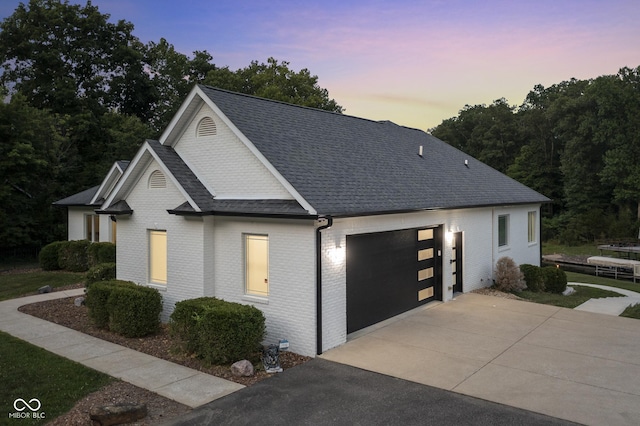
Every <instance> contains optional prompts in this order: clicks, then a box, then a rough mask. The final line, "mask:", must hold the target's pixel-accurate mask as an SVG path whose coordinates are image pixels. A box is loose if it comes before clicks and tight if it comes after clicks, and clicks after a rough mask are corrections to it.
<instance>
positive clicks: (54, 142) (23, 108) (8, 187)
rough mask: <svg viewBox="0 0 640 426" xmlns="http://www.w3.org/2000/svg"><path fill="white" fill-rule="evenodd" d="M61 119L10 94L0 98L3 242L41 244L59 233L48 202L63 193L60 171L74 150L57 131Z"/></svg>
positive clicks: (7, 244)
mask: <svg viewBox="0 0 640 426" xmlns="http://www.w3.org/2000/svg"><path fill="white" fill-rule="evenodd" d="M62 121H63V120H61V118H60V117H57V116H55V115H53V114H51V113H49V112H47V111H43V110H40V109H37V108H33V107H31V106H29V105H28V103H27V101H26V99H25V97H23V96H21V95H19V94H18V95H14V96H13V97H12V99H11V102H10V103H0V176H2V177H1V178H0V223H2V224H3V225H2V226H1V227H0V241H1V242H2V243H1V244H2V247H3V248H14V247H24V246H39V245H41V244H43V243H46V242H48V241H50V240H51V239H52V238H54V236H57V237H60V236H61V235H60V231H61V229H60V227H59V226H56V223H60V222H61V218H60V217H59V216H58V215H59V213H60V212H56V211H55V210H53V209H52V208H51V203H52V202H53V201H54V200H55V199H56V197H58V196H60V195H61V194H62V193H63V189H62V187H61V185H60V184H59V182H60V180H59V176H60V175H61V174H62V173H64V170H65V163H66V162H68V161H69V160H70V158H72V157H74V156H75V151H74V149H73V146H71V144H70V143H69V140H68V138H66V137H65V136H64V135H63V134H61V132H60V131H59V127H60V124H61V123H62Z"/></svg>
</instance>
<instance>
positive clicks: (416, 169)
mask: <svg viewBox="0 0 640 426" xmlns="http://www.w3.org/2000/svg"><path fill="white" fill-rule="evenodd" d="M200 89H201V91H202V93H203V94H205V95H206V96H207V97H208V98H209V99H210V100H211V102H213V103H214V104H215V105H216V107H217V108H218V109H219V110H220V111H221V113H222V114H224V116H225V117H226V118H227V119H228V120H230V121H231V122H232V123H233V125H234V126H235V127H236V128H237V129H238V131H239V132H240V133H241V134H242V135H243V136H244V137H245V138H246V139H248V140H249V141H250V142H251V143H252V144H253V146H255V148H256V149H257V150H258V151H259V152H260V153H261V155H263V156H264V158H265V159H266V161H268V163H269V164H271V165H272V166H273V167H274V168H275V169H276V170H277V171H278V172H279V173H280V174H281V175H282V177H283V178H284V179H285V180H286V181H287V182H289V183H290V184H291V185H292V186H293V187H294V188H295V190H296V191H297V192H298V193H299V194H300V195H301V196H302V197H303V198H304V199H305V200H306V201H308V202H309V203H310V204H311V205H312V206H313V207H314V209H315V210H316V211H317V212H318V214H331V215H363V214H376V213H393V212H403V211H414V210H425V209H444V208H464V207H479V206H492V205H509V204H524V203H542V202H547V201H549V199H548V198H547V197H544V196H543V195H541V194H539V193H537V192H536V191H534V190H532V189H530V188H528V187H526V186H525V185H522V184H521V183H519V182H517V181H515V180H513V179H511V178H509V177H508V176H506V175H504V174H502V173H500V172H498V171H497V170H495V169H493V168H491V167H489V166H487V165H486V164H484V163H482V162H480V161H478V160H476V159H474V158H472V157H470V156H468V155H466V154H465V153H463V152H462V151H459V150H457V149H456V148H454V147H452V146H451V145H448V144H446V143H445V142H443V141H441V140H439V139H437V138H435V137H433V136H431V135H429V134H427V133H425V132H423V131H421V130H417V129H410V128H406V127H403V126H398V125H396V124H393V123H391V122H388V121H386V122H377V121H371V120H366V119H362V118H357V117H352V116H348V115H343V114H338V113H332V112H327V111H322V110H316V109H312V108H306V107H300V106H296V105H290V104H286V103H282V102H277V101H272V100H267V99H262V98H257V97H253V96H248V95H243V94H238V93H232V92H228V91H225V90H220V89H215V88H212V87H208V86H200ZM420 147H422V156H420V155H419V153H420V149H421V148H420Z"/></svg>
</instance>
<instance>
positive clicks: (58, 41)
mask: <svg viewBox="0 0 640 426" xmlns="http://www.w3.org/2000/svg"><path fill="white" fill-rule="evenodd" d="M0 29H1V30H2V31H1V32H0V61H1V63H2V65H1V66H2V70H3V72H2V76H1V77H0V82H2V83H3V84H4V85H5V86H7V87H10V88H11V93H17V92H21V93H23V94H24V95H25V96H27V99H28V101H29V103H30V104H31V105H32V106H34V107H37V108H45V109H49V110H50V111H52V112H54V113H60V114H75V113H79V112H82V111H87V110H88V111H91V112H92V113H93V114H100V113H102V112H104V111H105V110H106V109H108V108H109V107H114V108H124V109H128V108H130V106H129V105H126V103H125V102H126V101H127V100H130V98H131V96H130V93H129V90H130V89H129V87H128V86H127V85H126V84H125V83H131V81H132V80H135V79H136V78H137V77H136V78H133V77H132V76H133V75H136V76H138V77H139V76H141V71H142V70H141V64H140V62H139V61H138V59H139V55H138V54H137V53H136V51H135V45H136V39H135V37H134V36H133V35H132V34H131V32H132V30H133V24H131V23H130V22H126V21H124V20H120V21H118V22H117V23H111V22H109V15H107V14H102V13H100V12H99V10H98V8H97V7H96V6H93V5H91V3H90V2H87V4H86V5H85V6H80V5H71V4H69V2H68V0H65V1H64V2H59V1H56V0H30V1H29V4H28V6H25V5H24V4H22V3H21V4H20V5H19V6H18V7H17V8H16V10H15V12H14V13H13V14H12V15H11V16H9V17H8V18H6V19H5V20H4V21H3V22H2V23H1V24H0Z"/></svg>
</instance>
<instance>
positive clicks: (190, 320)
mask: <svg viewBox="0 0 640 426" xmlns="http://www.w3.org/2000/svg"><path fill="white" fill-rule="evenodd" d="M264 323H265V319H264V315H263V314H262V312H261V311H260V310H259V309H257V308H255V307H253V306H248V305H242V304H239V303H231V302H226V301H223V300H219V299H216V298H213V297H201V298H198V299H191V300H185V301H182V302H178V303H176V309H175V311H174V312H173V314H171V323H170V327H171V331H172V334H173V335H177V336H178V337H179V339H180V340H182V342H184V343H185V344H186V348H187V349H188V350H190V351H193V353H195V354H196V356H198V357H199V358H203V359H204V360H205V361H208V362H211V363H213V364H226V363H230V362H234V361H237V360H240V359H243V358H251V357H252V355H254V354H256V352H257V350H259V348H260V344H261V342H262V339H263V338H264V333H265V325H264Z"/></svg>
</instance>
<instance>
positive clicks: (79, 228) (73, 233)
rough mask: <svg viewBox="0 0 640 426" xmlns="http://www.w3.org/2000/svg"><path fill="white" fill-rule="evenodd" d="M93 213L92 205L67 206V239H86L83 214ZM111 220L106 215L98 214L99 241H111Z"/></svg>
mask: <svg viewBox="0 0 640 426" xmlns="http://www.w3.org/2000/svg"><path fill="white" fill-rule="evenodd" d="M88 214H95V208H94V207H69V208H68V210H67V218H68V226H67V239H68V240H69V241H73V240H86V239H87V231H86V220H85V215H88ZM112 226H113V222H112V221H111V219H110V218H109V216H108V215H100V241H106V242H112V241H111V235H112V234H111V229H112V228H111V227H112Z"/></svg>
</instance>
